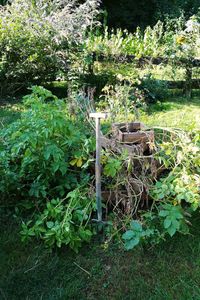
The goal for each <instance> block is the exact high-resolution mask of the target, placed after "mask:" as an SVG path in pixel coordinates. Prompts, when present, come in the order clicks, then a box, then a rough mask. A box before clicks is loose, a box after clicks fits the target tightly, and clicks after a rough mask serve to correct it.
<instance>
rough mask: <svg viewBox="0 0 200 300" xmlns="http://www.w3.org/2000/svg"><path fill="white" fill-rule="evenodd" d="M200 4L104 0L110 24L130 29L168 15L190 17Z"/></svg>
mask: <svg viewBox="0 0 200 300" xmlns="http://www.w3.org/2000/svg"><path fill="white" fill-rule="evenodd" d="M199 6H200V4H199V0H169V1H166V0H140V1H136V0H103V8H104V9H106V10H107V13H108V16H107V24H108V26H109V27H114V28H118V27H121V28H127V29H128V30H134V29H135V28H136V27H137V26H140V27H141V28H145V27H146V26H147V25H154V24H155V23H156V22H157V21H158V20H164V19H165V18H166V16H168V17H170V18H175V17H179V16H180V15H181V14H182V13H184V15H185V17H186V18H189V17H190V16H192V15H193V14H196V13H197V12H198V8H199Z"/></svg>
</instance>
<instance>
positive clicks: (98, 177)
mask: <svg viewBox="0 0 200 300" xmlns="http://www.w3.org/2000/svg"><path fill="white" fill-rule="evenodd" d="M95 173H96V203H97V220H98V222H102V201H101V131H100V118H96V163H95Z"/></svg>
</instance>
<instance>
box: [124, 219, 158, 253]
mask: <svg viewBox="0 0 200 300" xmlns="http://www.w3.org/2000/svg"><path fill="white" fill-rule="evenodd" d="M152 234H153V230H150V229H147V230H144V229H143V227H142V225H141V223H140V222H139V221H136V220H133V221H131V223H130V229H129V230H127V231H126V232H125V233H124V234H123V235H122V238H123V240H125V244H124V246H125V249H126V250H132V249H133V248H134V247H136V246H137V245H138V244H139V243H140V242H141V241H142V240H144V239H145V238H146V237H149V236H151V235H152Z"/></svg>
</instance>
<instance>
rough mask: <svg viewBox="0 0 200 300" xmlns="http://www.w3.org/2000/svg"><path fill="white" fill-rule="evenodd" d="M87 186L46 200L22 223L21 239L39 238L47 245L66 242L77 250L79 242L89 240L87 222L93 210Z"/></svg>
mask: <svg viewBox="0 0 200 300" xmlns="http://www.w3.org/2000/svg"><path fill="white" fill-rule="evenodd" d="M88 194H89V193H88V189H85V188H84V187H77V188H76V189H75V190H73V191H71V192H69V193H68V194H67V196H66V197H65V198H64V199H62V200H60V199H52V200H51V201H49V202H47V204H46V207H44V210H43V211H42V212H41V213H39V214H38V213H36V214H35V215H34V219H33V220H30V221H28V222H27V223H23V224H22V231H21V236H22V241H26V240H29V239H30V238H33V237H35V238H38V239H42V240H43V241H44V243H45V244H46V246H48V247H53V246H57V247H61V246H62V245H69V246H70V248H72V249H73V250H74V251H76V252H77V251H78V249H79V248H80V246H81V244H82V243H83V242H89V241H90V239H91V237H92V235H93V230H92V227H91V225H90V224H89V223H88V222H89V221H90V217H91V213H92V212H93V210H94V209H95V201H94V199H92V198H91V199H89V197H88Z"/></svg>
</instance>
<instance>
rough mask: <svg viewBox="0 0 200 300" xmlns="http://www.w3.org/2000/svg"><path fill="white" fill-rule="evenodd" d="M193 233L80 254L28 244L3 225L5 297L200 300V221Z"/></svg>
mask: <svg viewBox="0 0 200 300" xmlns="http://www.w3.org/2000/svg"><path fill="white" fill-rule="evenodd" d="M193 224H194V225H193V227H192V229H191V231H192V234H191V235H189V236H181V235H176V236H175V237H174V238H172V239H168V240H167V241H166V242H163V243H162V244H160V245H159V246H156V247H154V248H151V249H148V248H143V249H136V250H134V251H132V252H125V251H123V250H122V249H119V248H118V247H117V246H114V245H113V246H111V247H110V248H109V249H107V248H105V247H104V245H102V244H101V243H100V242H99V240H93V241H92V242H91V243H90V244H89V245H85V246H84V247H83V248H82V249H81V251H80V253H79V254H75V253H73V252H72V251H70V250H69V249H68V248H63V249H61V250H59V251H54V252H52V253H50V252H49V251H48V250H47V249H45V248H44V247H43V246H41V245H39V244H29V245H24V244H21V242H20V241H19V235H18V233H17V229H16V227H15V225H14V224H13V225H9V223H7V224H6V222H5V221H4V224H3V225H2V226H1V233H0V234H1V236H0V244H1V245H0V246H1V247H0V269H1V277H0V298H1V299H9V300H15V299H48V300H50V299H102V300H103V299H130V300H132V299H140V300H146V299H152V300H156V299H158V300H163V299H165V300H167V299H177V300H180V299H187V300H188V299H189V300H190V299H200V251H199V250H200V236H199V226H200V218H199V213H197V214H196V215H195V216H194V218H193Z"/></svg>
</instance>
